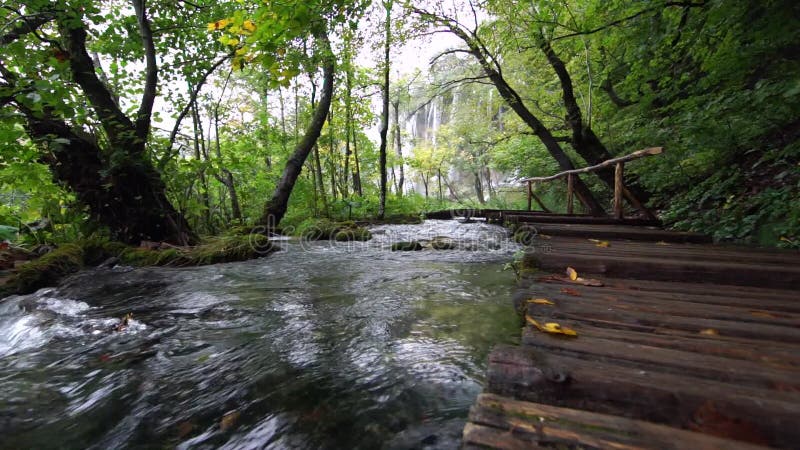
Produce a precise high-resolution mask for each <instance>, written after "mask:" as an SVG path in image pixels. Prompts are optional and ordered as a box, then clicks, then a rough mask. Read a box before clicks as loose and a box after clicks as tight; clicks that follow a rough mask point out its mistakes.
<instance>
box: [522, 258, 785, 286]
mask: <svg viewBox="0 0 800 450" xmlns="http://www.w3.org/2000/svg"><path fill="white" fill-rule="evenodd" d="M523 263H524V265H525V267H528V268H538V269H541V270H545V271H552V272H557V273H561V272H563V270H564V269H565V268H566V267H573V268H574V269H575V270H577V271H578V273H583V274H591V275H603V276H610V277H617V278H631V279H645V280H656V281H670V280H679V281H688V282H705V283H715V284H732V285H745V286H764V287H773V288H784V289H791V288H793V287H796V286H800V267H794V266H782V267H778V266H765V265H762V264H748V263H739V262H718V263H715V264H708V262H706V261H696V260H670V259H665V258H641V257H626V256H606V255H603V254H597V255H584V254H571V253H558V252H550V253H546V252H536V253H532V252H528V253H526V255H525V258H524V261H523Z"/></svg>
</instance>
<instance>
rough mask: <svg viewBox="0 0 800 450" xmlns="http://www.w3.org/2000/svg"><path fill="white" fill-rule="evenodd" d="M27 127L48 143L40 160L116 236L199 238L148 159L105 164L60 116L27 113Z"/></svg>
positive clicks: (91, 144)
mask: <svg viewBox="0 0 800 450" xmlns="http://www.w3.org/2000/svg"><path fill="white" fill-rule="evenodd" d="M26 128H27V130H28V133H29V135H30V136H31V138H32V139H33V140H34V141H37V142H39V143H42V144H43V145H45V146H47V148H48V150H49V151H48V152H47V156H46V157H45V158H44V162H46V163H47V164H48V165H49V166H50V169H51V171H52V173H53V178H54V180H55V181H56V182H57V183H59V184H62V185H64V186H66V187H68V188H69V189H70V190H71V191H72V192H74V193H75V195H76V197H77V199H78V201H79V202H80V203H81V204H83V205H86V206H87V207H88V208H89V213H90V215H91V218H92V220H94V221H96V222H98V223H101V224H103V225H105V226H107V227H108V228H109V231H110V232H111V235H112V237H113V238H114V239H116V240H119V241H121V242H125V243H128V244H132V245H138V244H139V242H141V241H156V242H162V241H164V242H172V243H175V244H180V245H188V244H192V243H194V242H195V241H196V240H197V237H196V236H195V235H194V234H193V233H192V232H191V230H190V228H189V225H188V223H186V220H185V219H184V218H183V216H181V215H180V214H178V212H177V211H176V210H175V209H174V208H173V207H172V204H171V203H170V202H169V200H167V196H166V194H165V187H164V184H163V182H162V181H161V178H160V175H159V174H158V172H157V171H156V170H155V168H154V167H153V165H152V164H151V162H150V161H149V160H146V159H141V160H138V161H137V160H133V159H129V160H127V161H125V163H124V164H121V165H114V166H109V164H108V162H106V161H105V160H104V157H103V152H102V150H100V148H99V147H98V146H97V143H96V142H94V141H92V140H91V139H90V138H88V137H85V136H80V135H79V134H78V133H79V132H75V131H73V130H71V129H70V128H69V127H68V126H67V125H66V124H65V123H64V122H61V121H59V120H54V119H47V118H38V117H34V116H33V115H31V116H29V117H28V120H27V125H26ZM54 139H57V141H54ZM122 150H125V149H118V151H122ZM109 167H112V168H111V169H110V170H109Z"/></svg>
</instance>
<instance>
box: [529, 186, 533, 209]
mask: <svg viewBox="0 0 800 450" xmlns="http://www.w3.org/2000/svg"><path fill="white" fill-rule="evenodd" d="M532 184H533V183H532V182H531V181H528V211H530V210H531V209H532V206H533V204H532V200H533V186H532Z"/></svg>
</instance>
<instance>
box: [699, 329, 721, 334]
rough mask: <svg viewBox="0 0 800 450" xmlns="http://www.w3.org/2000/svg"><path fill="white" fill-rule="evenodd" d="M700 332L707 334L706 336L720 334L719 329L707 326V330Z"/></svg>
mask: <svg viewBox="0 0 800 450" xmlns="http://www.w3.org/2000/svg"><path fill="white" fill-rule="evenodd" d="M700 334H705V335H706V336H719V331H717V330H715V329H713V328H706V329H705V330H701V331H700Z"/></svg>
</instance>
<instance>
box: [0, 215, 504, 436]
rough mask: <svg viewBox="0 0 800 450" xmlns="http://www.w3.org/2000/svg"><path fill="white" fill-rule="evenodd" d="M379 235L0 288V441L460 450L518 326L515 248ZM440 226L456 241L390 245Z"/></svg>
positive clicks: (462, 232)
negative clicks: (26, 291)
mask: <svg viewBox="0 0 800 450" xmlns="http://www.w3.org/2000/svg"><path fill="white" fill-rule="evenodd" d="M372 231H373V233H374V236H375V238H374V239H373V240H372V241H369V242H366V243H334V242H314V243H308V242H293V241H287V242H281V243H280V244H281V246H282V247H283V250H282V251H280V252H277V253H273V254H271V255H269V256H268V257H266V258H262V259H257V260H252V261H247V262H242V263H232V264H223V265H216V266H207V267H194V268H146V269H131V268H125V267H115V268H113V269H94V270H90V271H85V272H82V273H80V274H77V275H75V276H73V277H72V278H70V279H69V280H67V281H65V282H64V283H62V285H61V286H59V287H58V288H54V289H45V290H41V291H39V292H37V293H35V294H32V295H29V296H18V297H10V298H8V299H6V300H3V301H0V448H37V449H39V448H102V449H110V448H145V447H146V448H173V447H178V448H220V447H222V448H331V449H338V448H342V449H350V448H365V449H366V448H370V449H371V448H457V447H458V445H459V436H460V434H461V428H462V427H463V425H464V421H465V418H466V416H467V413H468V410H469V406H470V404H471V403H472V402H473V401H474V399H475V397H476V396H477V394H478V393H479V392H480V391H481V386H482V382H483V376H484V370H485V367H486V356H487V354H488V351H489V349H490V347H491V346H492V345H494V344H497V343H501V342H513V340H514V339H515V338H516V337H517V336H518V335H519V326H520V324H519V322H518V319H517V317H516V315H515V314H514V312H513V310H512V306H511V301H510V291H511V288H512V285H513V274H511V273H509V272H507V271H503V270H502V268H503V264H504V263H505V262H508V261H509V260H510V258H511V255H512V254H513V253H514V252H515V251H516V250H517V247H516V245H515V244H513V243H511V242H509V241H508V239H507V238H506V235H505V231H504V230H503V229H502V228H499V227H495V226H491V225H486V224H480V223H474V224H459V223H457V222H455V221H427V222H425V223H424V224H422V225H404V226H383V227H377V228H374V229H373V230H372ZM439 235H444V236H449V237H452V238H455V239H457V242H459V243H460V244H463V245H461V248H460V249H456V250H443V251H435V250H423V251H417V252H392V251H390V250H389V248H388V246H389V243H390V242H392V241H398V240H409V239H419V238H425V237H428V238H430V237H433V236H439ZM128 313H132V314H133V320H131V321H129V323H128V326H127V327H126V328H124V329H123V330H121V331H120V330H117V329H116V328H117V326H118V325H119V323H120V318H121V317H123V316H125V315H126V314H128Z"/></svg>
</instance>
